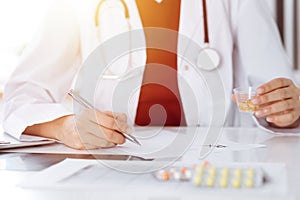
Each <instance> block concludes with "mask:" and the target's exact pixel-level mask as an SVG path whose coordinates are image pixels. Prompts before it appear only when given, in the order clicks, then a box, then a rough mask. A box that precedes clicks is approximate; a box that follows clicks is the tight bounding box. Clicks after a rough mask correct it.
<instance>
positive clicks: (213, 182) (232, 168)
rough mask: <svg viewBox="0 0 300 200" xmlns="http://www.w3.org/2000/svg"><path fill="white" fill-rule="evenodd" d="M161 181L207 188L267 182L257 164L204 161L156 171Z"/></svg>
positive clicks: (156, 176) (254, 184)
mask: <svg viewBox="0 0 300 200" xmlns="http://www.w3.org/2000/svg"><path fill="white" fill-rule="evenodd" d="M154 176H155V178H156V179H157V180H160V181H180V182H183V181H185V182H191V183H193V184H194V185H195V186H197V187H205V188H224V189H225V188H235V189H239V188H248V189H251V188H258V187H261V186H262V185H263V184H264V182H265V174H264V172H263V170H262V169H261V168H259V167H257V166H255V167H252V166H247V167H245V166H239V165H216V166H214V165H211V164H209V163H208V162H204V163H202V164H199V165H193V166H190V167H170V168H167V169H163V170H159V171H157V172H155V173H154Z"/></svg>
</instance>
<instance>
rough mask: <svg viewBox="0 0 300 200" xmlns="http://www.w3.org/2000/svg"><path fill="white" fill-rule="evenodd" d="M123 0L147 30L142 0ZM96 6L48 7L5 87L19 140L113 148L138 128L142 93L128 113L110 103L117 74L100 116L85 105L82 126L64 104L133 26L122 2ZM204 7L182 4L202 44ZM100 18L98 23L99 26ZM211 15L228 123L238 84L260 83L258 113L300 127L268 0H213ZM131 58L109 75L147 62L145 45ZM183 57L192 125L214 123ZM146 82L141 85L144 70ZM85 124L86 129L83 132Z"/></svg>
mask: <svg viewBox="0 0 300 200" xmlns="http://www.w3.org/2000/svg"><path fill="white" fill-rule="evenodd" d="M153 1H155V0H153ZM164 1H169V0H164ZM164 1H162V2H160V3H161V4H163V3H164ZM124 2H125V3H126V6H127V8H128V13H129V15H130V17H129V19H128V20H129V24H130V29H131V30H137V29H142V28H143V24H142V21H141V18H140V14H139V10H138V7H137V5H136V1H134V0H125V1H124ZM157 3H159V2H157ZM97 5H99V2H98V1H80V0H77V1H67V0H64V1H57V2H55V3H54V5H53V7H52V8H51V9H50V10H49V13H48V15H47V17H46V19H45V20H44V22H43V24H42V27H41V29H40V31H39V33H38V36H37V37H36V38H35V40H34V41H33V42H32V43H31V44H30V45H29V46H28V48H26V50H25V52H24V54H23V55H22V59H21V61H20V63H19V65H18V67H17V69H16V71H15V72H14V73H13V75H12V77H11V79H10V80H9V82H8V83H7V85H6V88H5V93H4V99H5V113H4V129H5V131H6V132H7V133H9V134H11V135H12V136H14V137H15V138H20V136H21V135H22V134H30V135H37V136H42V137H48V138H54V139H57V140H60V141H62V142H63V143H65V144H66V145H68V146H70V147H72V148H76V149H83V148H90V149H92V148H101V147H112V146H115V145H117V144H122V143H124V142H125V140H124V137H123V136H122V135H120V134H118V131H121V132H123V133H130V132H131V127H132V125H133V123H132V122H133V121H134V118H135V115H136V109H137V105H138V97H139V91H137V93H136V94H135V95H134V97H133V101H132V102H133V103H132V104H131V107H130V109H129V111H128V112H126V111H125V113H119V112H124V111H115V110H112V107H111V102H112V96H113V94H112V91H113V90H112V88H113V87H115V86H116V84H117V80H107V81H104V82H103V85H104V87H102V89H101V90H100V91H99V92H98V93H99V96H98V97H97V105H96V106H97V109H98V110H100V111H103V112H100V111H97V112H96V115H97V120H95V119H93V116H94V115H95V114H94V112H93V111H91V110H85V111H84V112H83V114H82V116H79V117H78V119H79V121H80V119H83V120H81V122H82V123H78V122H77V127H76V123H75V121H74V118H75V117H74V113H73V112H72V110H69V109H67V108H66V107H65V106H64V105H63V103H62V102H63V101H64V99H65V97H66V94H67V92H68V91H69V89H70V88H71V87H72V82H73V81H74V78H75V76H76V74H77V73H78V71H79V69H80V66H81V65H82V63H83V62H84V61H85V59H86V58H87V57H88V56H89V55H90V53H91V52H92V51H93V50H94V49H95V48H96V47H97V46H98V45H99V44H101V43H102V42H104V41H106V40H107V39H109V38H111V37H113V36H114V35H116V34H117V33H121V32H122V31H126V30H127V28H128V24H127V21H126V19H125V17H126V16H125V12H126V10H125V7H124V5H123V4H122V2H121V1H119V0H106V2H105V3H103V4H102V6H101V8H100V9H99V13H98V14H96V15H95V11H96V8H97ZM202 8H203V3H202V1H199V0H187V1H183V0H182V1H181V4H180V20H179V33H180V34H181V35H184V36H186V37H188V38H190V39H191V40H192V41H193V42H195V43H197V44H198V45H199V46H203V45H204V35H205V34H204V32H205V31H204V29H203V27H204V24H203V23H204V22H203V12H202V11H203V9H202ZM95 16H96V17H97V19H96V21H98V22H97V23H99V24H95ZM207 18H208V27H209V37H210V47H212V48H214V49H217V51H218V52H219V54H220V55H221V59H222V62H221V64H220V66H219V67H218V68H217V69H216V70H217V71H218V73H219V74H220V76H221V81H222V83H223V87H224V90H225V97H226V101H225V104H224V105H225V107H226V108H225V110H226V117H227V120H226V122H227V124H226V125H230V126H231V125H234V126H237V125H240V120H239V119H240V117H237V116H236V112H235V111H236V109H234V108H235V106H234V102H233V101H231V93H232V89H233V88H234V87H237V86H248V85H253V86H260V87H258V89H257V90H256V92H257V93H258V96H257V97H256V98H254V99H253V100H252V102H253V103H255V104H257V105H259V106H260V109H259V110H258V111H257V112H256V113H255V115H256V117H258V118H263V119H265V120H266V121H267V122H268V123H270V124H272V125H273V126H277V127H296V126H298V119H299V114H300V111H299V110H300V108H299V94H300V91H299V89H298V88H297V87H296V86H295V85H294V83H293V82H292V71H291V68H292V67H291V66H290V64H289V62H288V59H287V57H286V55H285V53H284V49H283V47H282V44H281V41H280V37H279V34H278V30H277V28H276V24H275V22H274V20H273V19H272V16H271V14H270V12H269V10H268V8H267V5H266V3H265V2H264V1H262V0H208V1H207ZM178 45H179V46H180V43H179V44H178ZM130 56H131V57H130V59H131V64H130V66H129V65H127V66H124V64H123V63H128V62H119V65H118V66H117V67H116V68H115V69H114V68H113V69H112V70H111V71H110V72H109V73H110V74H109V75H113V74H114V73H116V74H118V73H126V72H127V71H129V70H130V68H134V67H135V66H142V65H145V63H146V51H145V50H144V51H143V50H142V51H139V52H137V53H133V54H132V55H130ZM123 59H128V58H126V57H125V58H123ZM177 61H178V65H177V67H178V69H177V71H178V75H180V77H182V78H183V79H184V80H185V82H186V83H187V84H188V85H189V86H190V87H191V89H192V91H193V93H194V95H195V98H196V99H197V101H198V102H201V104H199V110H200V111H201V113H200V116H193V115H192V114H190V113H193V112H192V110H193V109H194V106H193V105H189V102H190V99H189V98H190V96H188V95H187V94H185V91H184V90H183V89H182V88H183V86H182V85H181V83H180V81H179V83H178V84H179V90H180V94H181V100H182V105H183V109H184V113H185V118H186V123H187V125H188V126H195V125H200V126H207V125H209V123H210V121H209V120H210V119H211V116H209V115H210V110H209V109H210V106H209V105H210V103H211V100H210V99H209V98H207V97H208V96H209V91H208V90H207V86H206V83H205V81H204V80H203V77H201V76H198V75H197V73H196V71H195V69H194V68H193V67H191V66H190V64H189V63H187V62H186V61H185V60H183V59H180V58H179V57H178V60H177ZM139 81H140V83H142V75H140V79H139ZM105 110H106V111H105ZM111 111H114V112H117V113H113V112H111ZM203 116H205V117H203ZM84 119H87V120H84ZM128 119H130V120H128ZM91 121H95V122H96V121H97V123H91ZM91 126H94V128H91ZM99 128H100V129H101V131H100V132H99V131H98V129H99ZM79 129H80V130H79ZM78 130H79V132H81V133H85V134H83V135H82V134H81V135H80V136H79V134H78Z"/></svg>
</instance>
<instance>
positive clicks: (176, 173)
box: [173, 172, 181, 181]
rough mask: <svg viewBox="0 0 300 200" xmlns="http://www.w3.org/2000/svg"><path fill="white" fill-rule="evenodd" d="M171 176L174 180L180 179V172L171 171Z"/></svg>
mask: <svg viewBox="0 0 300 200" xmlns="http://www.w3.org/2000/svg"><path fill="white" fill-rule="evenodd" d="M173 177H174V179H175V180H177V181H178V180H180V179H181V173H180V172H174V173H173Z"/></svg>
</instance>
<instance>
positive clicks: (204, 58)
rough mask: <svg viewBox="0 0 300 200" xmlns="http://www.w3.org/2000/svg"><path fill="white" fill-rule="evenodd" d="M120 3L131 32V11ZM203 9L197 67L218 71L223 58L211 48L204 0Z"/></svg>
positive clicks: (97, 16)
mask: <svg viewBox="0 0 300 200" xmlns="http://www.w3.org/2000/svg"><path fill="white" fill-rule="evenodd" d="M105 1H107V0H101V1H100V2H99V3H98V5H97V8H96V13H95V25H96V27H98V26H99V11H100V8H101V6H102V4H103V3H104V2H105ZM119 1H120V2H121V3H122V6H123V8H124V14H125V18H126V20H127V22H128V26H129V30H130V15H129V9H128V7H127V5H126V2H125V1H124V0H119ZM161 2H162V1H161ZM202 7H203V24H204V25H203V26H204V47H203V48H202V49H201V51H200V52H199V53H198V56H197V66H198V67H199V68H200V69H202V70H206V71H212V70H215V69H217V68H218V67H219V66H220V63H221V56H220V54H219V53H218V51H217V50H216V49H214V48H211V47H210V40H209V31H208V17H207V4H206V0H202Z"/></svg>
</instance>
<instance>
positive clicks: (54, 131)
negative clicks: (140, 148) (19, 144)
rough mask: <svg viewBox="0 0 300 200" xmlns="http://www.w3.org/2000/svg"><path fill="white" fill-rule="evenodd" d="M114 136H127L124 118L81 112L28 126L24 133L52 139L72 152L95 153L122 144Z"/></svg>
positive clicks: (121, 140)
mask: <svg viewBox="0 0 300 200" xmlns="http://www.w3.org/2000/svg"><path fill="white" fill-rule="evenodd" d="M118 132H122V133H125V134H128V133H130V132H131V128H130V126H129V125H128V124H127V116H126V115H125V114H121V113H112V112H98V111H95V110H89V109H85V110H83V111H82V112H81V114H80V115H78V116H73V115H70V116H64V117H61V118H59V119H56V120H53V121H51V122H46V123H42V124H36V125H33V126H30V127H28V128H27V129H26V130H25V132H24V133H25V134H30V135H38V136H42V137H48V138H54V139H57V140H59V141H61V142H63V143H64V144H66V145H67V146H69V147H71V148H74V149H96V148H108V147H113V146H115V145H117V144H123V143H124V142H125V138H124V136H123V135H121V134H120V133H118Z"/></svg>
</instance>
